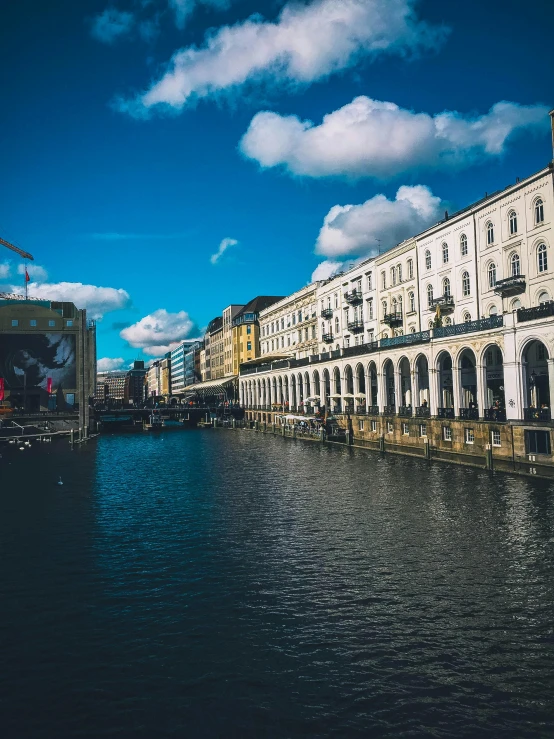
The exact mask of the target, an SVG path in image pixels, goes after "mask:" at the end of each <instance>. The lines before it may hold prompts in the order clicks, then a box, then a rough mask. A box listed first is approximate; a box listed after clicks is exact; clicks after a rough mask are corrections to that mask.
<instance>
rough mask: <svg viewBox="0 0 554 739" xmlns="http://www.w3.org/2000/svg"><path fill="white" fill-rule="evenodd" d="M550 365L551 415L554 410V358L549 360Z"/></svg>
mask: <svg viewBox="0 0 554 739" xmlns="http://www.w3.org/2000/svg"><path fill="white" fill-rule="evenodd" d="M547 365H548V391H549V393H550V413H552V408H554V358H553V359H548V360H547Z"/></svg>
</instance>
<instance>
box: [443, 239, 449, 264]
mask: <svg viewBox="0 0 554 739" xmlns="http://www.w3.org/2000/svg"><path fill="white" fill-rule="evenodd" d="M442 263H443V264H448V244H447V243H446V241H443V242H442Z"/></svg>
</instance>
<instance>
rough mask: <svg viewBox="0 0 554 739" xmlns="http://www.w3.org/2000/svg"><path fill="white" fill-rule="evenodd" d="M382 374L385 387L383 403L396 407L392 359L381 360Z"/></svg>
mask: <svg viewBox="0 0 554 739" xmlns="http://www.w3.org/2000/svg"><path fill="white" fill-rule="evenodd" d="M382 376H383V383H384V388H385V405H387V406H388V407H389V409H390V408H396V389H395V382H394V365H393V363H392V359H385V361H384V362H383V367H382Z"/></svg>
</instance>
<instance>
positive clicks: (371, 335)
mask: <svg viewBox="0 0 554 739" xmlns="http://www.w3.org/2000/svg"><path fill="white" fill-rule="evenodd" d="M374 339H375V334H374V332H373V329H369V331H368V332H367V340H368V342H369V343H370V344H373V340H374Z"/></svg>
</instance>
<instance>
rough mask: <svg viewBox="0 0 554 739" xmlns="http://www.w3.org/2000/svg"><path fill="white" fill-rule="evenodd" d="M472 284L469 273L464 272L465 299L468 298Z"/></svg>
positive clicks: (463, 287)
mask: <svg viewBox="0 0 554 739" xmlns="http://www.w3.org/2000/svg"><path fill="white" fill-rule="evenodd" d="M470 287H471V285H470V282H469V272H463V273H462V295H463V296H464V298H467V296H468V295H469V293H470Z"/></svg>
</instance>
